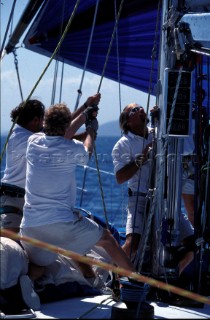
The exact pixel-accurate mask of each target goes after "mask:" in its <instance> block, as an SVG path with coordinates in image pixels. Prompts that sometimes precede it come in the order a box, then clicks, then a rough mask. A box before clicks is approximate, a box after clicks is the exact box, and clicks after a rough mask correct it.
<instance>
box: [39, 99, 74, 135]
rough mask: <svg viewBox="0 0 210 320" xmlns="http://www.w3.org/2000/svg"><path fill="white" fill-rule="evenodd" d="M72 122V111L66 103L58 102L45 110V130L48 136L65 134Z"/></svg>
mask: <svg viewBox="0 0 210 320" xmlns="http://www.w3.org/2000/svg"><path fill="white" fill-rule="evenodd" d="M70 123H71V112H70V110H69V108H68V107H67V105H66V104H64V103H58V104H55V105H53V106H51V107H50V108H49V109H48V110H46V112H45V116H44V132H45V134H46V135H48V136H64V135H65V132H66V129H67V128H68V126H69V125H70Z"/></svg>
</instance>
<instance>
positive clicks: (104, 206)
mask: <svg viewBox="0 0 210 320" xmlns="http://www.w3.org/2000/svg"><path fill="white" fill-rule="evenodd" d="M123 2H124V0H122V1H121V3H120V8H119V11H118V14H117V18H116V21H115V25H114V30H113V32H112V36H111V40H110V43H109V47H108V51H107V54H106V59H105V63H104V67H103V71H102V75H101V79H100V82H99V86H98V91H97V92H98V93H99V92H100V88H101V85H102V80H103V77H104V73H105V70H106V66H107V62H108V58H109V54H110V51H111V47H112V44H113V40H114V36H115V33H116V30H117V26H118V22H119V18H120V14H121V11H122V7H123ZM93 151H94V156H95V161H96V169H97V173H98V180H99V186H100V191H101V198H102V204H103V209H104V216H105V220H106V227H107V229H108V228H109V223H108V218H107V212H106V205H105V201H104V193H103V189H102V183H101V175H100V170H99V165H98V158H97V153H96V145H95V143H94V145H93Z"/></svg>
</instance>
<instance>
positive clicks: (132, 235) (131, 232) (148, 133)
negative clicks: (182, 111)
mask: <svg viewBox="0 0 210 320" xmlns="http://www.w3.org/2000/svg"><path fill="white" fill-rule="evenodd" d="M119 123H120V128H121V130H122V131H123V136H122V137H121V138H120V139H119V140H118V141H117V143H116V144H115V146H114V148H113V150H112V158H113V164H114V172H115V175H116V179H117V182H118V183H120V184H121V183H124V182H127V183H128V196H129V197H128V208H127V223H126V241H125V243H124V245H123V247H122V248H123V250H124V251H125V253H126V254H127V256H128V257H130V258H131V260H132V259H133V258H134V257H135V254H136V251H137V249H138V245H139V242H140V238H141V234H142V232H143V220H144V209H145V204H146V195H147V192H148V187H149V186H148V183H149V174H150V165H151V161H149V159H147V156H148V152H149V151H150V148H151V147H152V140H153V134H152V129H151V128H149V127H147V123H148V120H147V114H146V113H145V111H144V108H143V107H141V106H140V105H138V104H136V103H131V104H129V105H127V106H126V107H125V108H124V110H123V111H122V112H121V114H120V118H119Z"/></svg>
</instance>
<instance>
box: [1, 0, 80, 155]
mask: <svg viewBox="0 0 210 320" xmlns="http://www.w3.org/2000/svg"><path fill="white" fill-rule="evenodd" d="M79 3H80V0H77V2H76V4H75V6H74V9H73V12H72V14H71V17H70V18H69V21H68V23H67V25H66V28H65V30H64V32H63V34H62V37H61V39H60V41H59V42H58V45H57V47H56V48H55V50H54V52H53V54H52V56H51V58H50V60H49V62H48V63H47V65H46V67H45V68H44V70H43V72H42V73H41V75H40V77H39V78H38V80H37V82H36V83H35V85H34V87H33V89H32V90H31V92H30V93H29V95H28V97H27V99H26V101H25V103H24V105H23V107H24V106H25V104H26V103H27V102H28V100H29V99H30V97H31V96H32V94H33V93H34V91H35V89H36V87H37V86H38V84H39V82H40V81H41V79H42V77H43V76H44V74H45V72H46V71H47V69H48V67H49V66H50V64H51V62H52V60H53V59H54V57H55V55H56V53H57V52H58V50H59V48H60V46H61V44H62V42H63V40H64V38H65V36H66V34H67V32H68V30H69V28H70V25H71V23H72V20H73V18H74V15H75V13H76V10H77V7H78V5H79ZM17 120H18V117H17V118H16V119H15V121H14V122H13V124H12V126H11V128H10V130H9V134H8V136H7V139H6V142H5V144H4V147H3V151H2V154H1V160H0V161H2V159H3V156H4V153H5V150H6V145H7V143H8V140H9V137H10V135H11V133H12V130H13V128H14V126H15V124H16V122H17Z"/></svg>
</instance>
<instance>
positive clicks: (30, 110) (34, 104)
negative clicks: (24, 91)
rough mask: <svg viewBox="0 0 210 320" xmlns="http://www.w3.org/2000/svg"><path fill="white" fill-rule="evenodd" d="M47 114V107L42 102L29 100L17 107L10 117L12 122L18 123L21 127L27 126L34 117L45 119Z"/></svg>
mask: <svg viewBox="0 0 210 320" xmlns="http://www.w3.org/2000/svg"><path fill="white" fill-rule="evenodd" d="M44 112H45V106H44V105H43V103H42V102H40V101H39V100H36V99H31V100H28V101H27V102H25V101H23V102H21V103H20V104H19V105H18V106H17V107H15V108H14V109H13V110H12V111H11V113H10V117H11V120H12V122H16V123H17V124H19V125H20V126H23V127H24V126H26V125H27V124H28V123H29V122H30V121H31V120H33V119H34V117H38V118H39V119H40V118H43V117H44Z"/></svg>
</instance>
